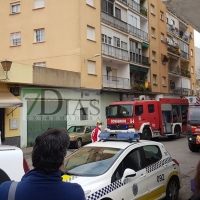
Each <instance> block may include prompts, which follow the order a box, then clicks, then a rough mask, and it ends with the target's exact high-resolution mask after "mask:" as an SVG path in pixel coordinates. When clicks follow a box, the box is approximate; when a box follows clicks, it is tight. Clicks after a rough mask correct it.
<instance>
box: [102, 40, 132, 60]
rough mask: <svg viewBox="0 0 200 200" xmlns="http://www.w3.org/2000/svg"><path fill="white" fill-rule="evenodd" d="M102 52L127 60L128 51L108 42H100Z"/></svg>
mask: <svg viewBox="0 0 200 200" xmlns="http://www.w3.org/2000/svg"><path fill="white" fill-rule="evenodd" d="M102 53H103V54H104V55H107V56H111V57H114V58H118V59H121V60H126V61H128V60H129V57H128V51H127V50H125V49H121V48H118V47H114V46H111V45H109V44H105V43H102Z"/></svg>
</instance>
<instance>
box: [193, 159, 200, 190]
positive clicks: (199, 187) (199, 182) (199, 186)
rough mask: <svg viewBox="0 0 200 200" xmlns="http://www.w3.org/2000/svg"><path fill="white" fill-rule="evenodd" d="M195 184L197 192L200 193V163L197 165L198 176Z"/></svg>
mask: <svg viewBox="0 0 200 200" xmlns="http://www.w3.org/2000/svg"><path fill="white" fill-rule="evenodd" d="M194 184H195V188H196V192H200V161H199V162H198V164H197V168H196V175H195V177H194Z"/></svg>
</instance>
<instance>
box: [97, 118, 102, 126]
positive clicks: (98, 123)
mask: <svg viewBox="0 0 200 200" xmlns="http://www.w3.org/2000/svg"><path fill="white" fill-rule="evenodd" d="M97 126H98V127H99V128H101V127H102V121H101V120H98V121H97Z"/></svg>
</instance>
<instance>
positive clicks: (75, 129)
mask: <svg viewBox="0 0 200 200" xmlns="http://www.w3.org/2000/svg"><path fill="white" fill-rule="evenodd" d="M94 128H95V126H91V125H78V126H71V127H70V128H69V129H68V133H69V136H70V146H75V147H76V148H80V147H81V146H82V145H83V143H90V142H92V140H91V133H92V131H93V130H94Z"/></svg>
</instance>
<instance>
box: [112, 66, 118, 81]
mask: <svg viewBox="0 0 200 200" xmlns="http://www.w3.org/2000/svg"><path fill="white" fill-rule="evenodd" d="M112 80H113V81H117V69H114V68H112Z"/></svg>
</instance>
